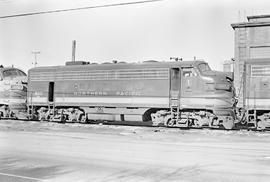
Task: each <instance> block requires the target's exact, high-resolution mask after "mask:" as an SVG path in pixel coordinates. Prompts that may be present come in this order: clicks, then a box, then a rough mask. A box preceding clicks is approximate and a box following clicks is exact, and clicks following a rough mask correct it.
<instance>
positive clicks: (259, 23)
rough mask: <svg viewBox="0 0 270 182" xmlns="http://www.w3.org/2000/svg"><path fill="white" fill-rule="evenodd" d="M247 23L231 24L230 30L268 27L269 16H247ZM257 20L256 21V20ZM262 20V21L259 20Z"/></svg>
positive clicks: (269, 23) (269, 22)
mask: <svg viewBox="0 0 270 182" xmlns="http://www.w3.org/2000/svg"><path fill="white" fill-rule="evenodd" d="M247 19H248V22H240V23H233V24H231V26H232V28H233V29H235V28H245V27H262V26H269V25H270V15H253V16H247ZM256 19H258V20H256ZM261 19H264V20H261Z"/></svg>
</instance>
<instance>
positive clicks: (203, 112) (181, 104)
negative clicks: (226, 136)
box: [165, 61, 235, 129]
mask: <svg viewBox="0 0 270 182" xmlns="http://www.w3.org/2000/svg"><path fill="white" fill-rule="evenodd" d="M173 70H175V68H173ZM171 73H172V75H174V74H175V73H174V71H171ZM180 77H181V79H180V80H179V82H180V83H181V86H180V87H179V90H180V94H179V96H178V99H177V98H176V97H175V96H174V94H173V93H176V91H174V90H175V86H173V85H171V92H172V94H171V98H170V101H171V103H170V107H171V117H170V118H169V119H168V120H167V121H165V123H166V124H167V125H169V126H172V125H178V126H180V127H181V126H183V127H186V126H188V125H192V126H195V127H202V126H211V127H212V126H219V125H222V126H223V127H225V128H226V129H232V128H233V126H234V119H235V116H234V112H233V109H234V105H235V99H234V89H233V85H232V78H231V77H229V76H228V75H227V74H225V73H223V72H217V71H213V70H211V69H210V67H209V65H208V64H207V63H206V62H202V61H199V62H195V63H194V64H190V65H182V66H181V74H180ZM171 83H173V84H174V85H176V84H175V81H173V77H172V78H171ZM179 114H180V116H178V115H179Z"/></svg>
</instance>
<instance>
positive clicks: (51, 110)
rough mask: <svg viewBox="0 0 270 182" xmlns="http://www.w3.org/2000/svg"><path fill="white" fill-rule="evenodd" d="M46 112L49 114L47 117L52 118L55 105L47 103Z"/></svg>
mask: <svg viewBox="0 0 270 182" xmlns="http://www.w3.org/2000/svg"><path fill="white" fill-rule="evenodd" d="M48 112H49V116H50V117H53V116H54V114H55V104H54V102H48Z"/></svg>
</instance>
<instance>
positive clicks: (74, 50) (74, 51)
mask: <svg viewBox="0 0 270 182" xmlns="http://www.w3.org/2000/svg"><path fill="white" fill-rule="evenodd" d="M75 53H76V40H73V41H72V61H73V62H75Z"/></svg>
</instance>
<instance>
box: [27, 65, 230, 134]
mask: <svg viewBox="0 0 270 182" xmlns="http://www.w3.org/2000/svg"><path fill="white" fill-rule="evenodd" d="M234 97H235V93H234V88H233V82H232V76H231V75H228V74H225V73H223V72H217V71H213V70H211V69H210V67H209V65H208V64H207V63H206V62H204V61H174V62H173V61H171V62H157V61H145V62H142V63H124V62H119V63H117V62H114V63H107V64H89V63H87V62H82V61H76V62H67V63H66V65H64V66H49V67H37V68H33V69H30V70H29V72H28V92H27V107H28V114H29V116H31V118H32V119H38V120H53V121H59V122H91V121H97V120H102V121H121V122H132V121H141V122H149V121H150V122H152V124H153V125H165V126H169V127H173V126H177V127H203V126H208V127H222V128H225V129H232V128H233V127H234V124H235V123H234V121H235V99H234Z"/></svg>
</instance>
